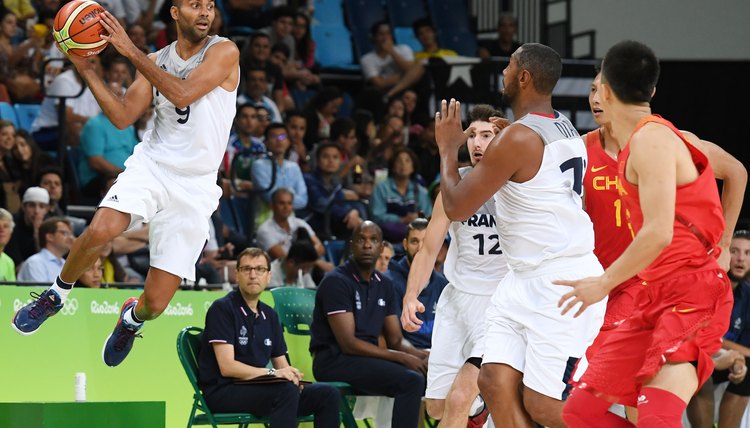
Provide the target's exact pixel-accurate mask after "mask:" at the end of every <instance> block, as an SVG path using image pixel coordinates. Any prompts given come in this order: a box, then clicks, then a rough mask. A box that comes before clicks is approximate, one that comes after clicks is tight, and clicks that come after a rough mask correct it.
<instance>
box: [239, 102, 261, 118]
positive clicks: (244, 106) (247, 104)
mask: <svg viewBox="0 0 750 428" xmlns="http://www.w3.org/2000/svg"><path fill="white" fill-rule="evenodd" d="M246 108H251V109H253V110H257V107H256V105H255V103H252V102H247V103H242V104H240V105H239V106H238V107H237V113H236V114H235V117H236V116H239V115H240V112H241V111H242V110H244V109H246Z"/></svg>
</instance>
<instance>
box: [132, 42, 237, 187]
mask: <svg viewBox="0 0 750 428" xmlns="http://www.w3.org/2000/svg"><path fill="white" fill-rule="evenodd" d="M225 40H227V39H226V38H224V37H218V36H209V38H208V42H207V43H206V44H205V46H204V47H203V49H201V50H200V52H198V53H196V54H195V55H193V56H192V57H190V58H189V59H187V60H183V59H182V58H180V56H179V55H177V51H176V50H175V48H176V46H177V42H174V43H172V44H170V45H169V46H167V47H165V48H163V49H161V50H159V51H158V52H157V53H156V65H157V66H159V68H161V69H163V70H165V71H166V72H167V73H169V74H172V75H174V76H177V77H179V78H181V79H186V78H187V77H188V75H189V74H190V73H191V72H192V71H193V70H194V69H195V68H196V67H197V66H198V65H200V64H201V63H202V62H203V57H204V56H205V54H206V51H207V50H208V49H209V48H210V47H211V46H213V45H215V44H217V43H222V42H224V41H225ZM238 86H239V85H238ZM153 90H154V105H155V109H156V120H155V121H154V128H153V129H150V130H148V131H146V133H145V134H144V135H143V144H140V146H142V148H141V150H143V151H144V152H145V153H146V154H147V155H148V156H149V157H150V158H151V159H153V160H155V161H156V162H159V163H161V164H164V165H166V166H168V167H169V168H170V169H173V170H175V171H177V172H180V173H185V174H190V175H205V174H211V173H216V172H217V171H218V169H219V165H220V163H221V160H222V158H223V156H224V152H225V151H226V147H227V142H228V141H229V132H230V131H231V129H232V121H233V120H234V114H235V110H236V103H237V88H234V90H233V91H227V90H226V89H224V88H222V87H221V86H217V87H216V88H214V89H213V90H212V91H211V92H209V93H207V94H206V95H204V96H203V97H201V98H199V99H198V100H197V101H194V102H193V103H192V104H190V105H189V106H187V107H185V108H184V109H178V108H176V107H175V106H174V104H172V102H171V101H169V100H168V99H167V98H166V97H165V96H164V95H162V94H160V93H159V91H158V90H157V89H156V87H154V89H153Z"/></svg>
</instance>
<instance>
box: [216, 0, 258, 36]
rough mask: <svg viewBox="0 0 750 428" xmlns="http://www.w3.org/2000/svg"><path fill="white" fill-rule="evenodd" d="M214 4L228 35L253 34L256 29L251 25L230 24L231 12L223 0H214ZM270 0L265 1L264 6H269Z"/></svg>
mask: <svg viewBox="0 0 750 428" xmlns="http://www.w3.org/2000/svg"><path fill="white" fill-rule="evenodd" d="M214 4H215V5H216V8H217V9H218V10H219V13H221V20H222V21H223V22H224V27H225V28H226V29H227V32H228V33H229V36H230V37H231V36H248V35H250V34H253V33H254V32H255V31H257V30H256V29H255V28H253V27H246V26H241V25H232V14H230V13H229V10H228V9H227V7H226V4H225V3H224V0H216V1H215V2H214ZM271 4H272V3H271V0H269V1H268V2H266V6H264V7H270V5H271Z"/></svg>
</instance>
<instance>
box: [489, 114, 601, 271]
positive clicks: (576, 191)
mask: <svg viewBox="0 0 750 428" xmlns="http://www.w3.org/2000/svg"><path fill="white" fill-rule="evenodd" d="M515 123H516V124H520V125H523V126H526V127H528V128H530V129H531V130H532V131H534V132H535V133H537V134H538V135H539V136H540V137H541V139H542V141H543V142H544V153H543V155H542V164H541V166H540V167H539V171H538V172H537V174H536V175H535V176H534V178H532V179H531V180H529V181H526V182H524V183H515V182H512V181H508V182H507V183H505V185H503V187H501V188H500V190H499V191H498V192H497V193H495V208H496V210H497V218H498V221H497V227H498V231H499V234H500V247H501V248H502V249H503V250H504V251H505V254H506V256H507V258H508V264H509V265H510V267H511V268H512V269H513V270H519V271H524V270H531V269H534V268H536V267H537V266H539V265H540V264H541V263H542V262H544V261H545V260H550V259H554V258H558V257H575V256H581V255H585V254H587V253H591V252H592V251H593V249H594V228H593V225H592V223H591V220H590V219H589V217H588V215H587V214H586V213H585V212H584V211H583V208H582V201H581V194H582V192H583V186H582V182H583V173H584V171H585V170H586V163H587V157H586V146H585V144H584V142H583V140H582V139H581V137H580V135H578V132H577V131H576V130H575V128H573V125H572V124H571V123H570V121H569V120H568V118H566V117H565V116H563V115H562V114H560V113H559V112H557V111H556V112H555V117H554V118H551V117H547V116H543V115H540V114H535V113H529V114H527V115H526V116H524V117H522V118H520V119H519V120H517V121H516V122H515Z"/></svg>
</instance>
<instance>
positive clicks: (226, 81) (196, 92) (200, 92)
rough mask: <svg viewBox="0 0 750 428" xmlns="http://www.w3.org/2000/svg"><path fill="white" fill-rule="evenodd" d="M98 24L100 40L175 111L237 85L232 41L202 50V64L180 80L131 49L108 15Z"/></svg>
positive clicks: (236, 53) (236, 55)
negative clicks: (163, 97) (214, 91)
mask: <svg viewBox="0 0 750 428" xmlns="http://www.w3.org/2000/svg"><path fill="white" fill-rule="evenodd" d="M100 16H101V23H102V26H104V29H105V30H107V32H108V33H109V35H106V36H105V35H103V36H102V38H103V39H105V40H107V41H108V42H109V43H111V44H112V45H113V46H114V47H115V49H117V51H118V52H120V53H121V54H123V55H124V56H125V57H126V58H127V59H129V60H130V62H132V63H133V65H134V66H135V68H136V69H137V70H138V71H139V72H140V73H141V74H142V75H143V76H144V77H145V78H146V80H148V81H149V82H151V84H152V85H153V86H154V87H156V89H157V90H158V91H159V92H160V93H161V94H162V95H164V96H165V97H166V98H167V99H168V100H169V101H170V102H171V103H172V104H174V106H175V107H176V108H179V109H184V108H185V107H187V106H188V105H190V104H191V103H193V102H194V101H196V100H197V99H199V98H201V97H202V96H204V95H206V94H207V93H209V92H211V91H212V90H214V89H215V88H216V87H217V86H222V87H224V88H225V89H227V90H233V89H234V88H235V87H236V86H237V83H238V82H239V61H240V51H239V49H237V45H235V44H234V42H231V41H226V42H223V43H218V44H216V45H214V46H212V47H211V48H209V49H208V51H206V55H205V57H204V58H203V62H202V63H201V64H200V65H199V66H198V67H196V68H195V70H193V71H192V72H191V73H190V75H189V76H188V77H187V78H186V79H185V80H182V79H180V78H179V77H176V76H172V75H171V74H169V73H165V72H164V70H162V69H160V68H159V67H158V66H157V65H156V63H155V62H154V61H152V60H150V59H149V58H148V57H147V56H146V54H144V53H143V52H142V51H141V50H140V49H138V48H137V47H135V45H134V44H133V42H132V41H131V40H130V37H128V35H127V33H126V32H125V29H124V28H122V26H121V25H120V23H119V22H118V21H117V19H115V18H114V17H113V16H112V14H110V13H109V12H104V13H102V14H101V15H100Z"/></svg>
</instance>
